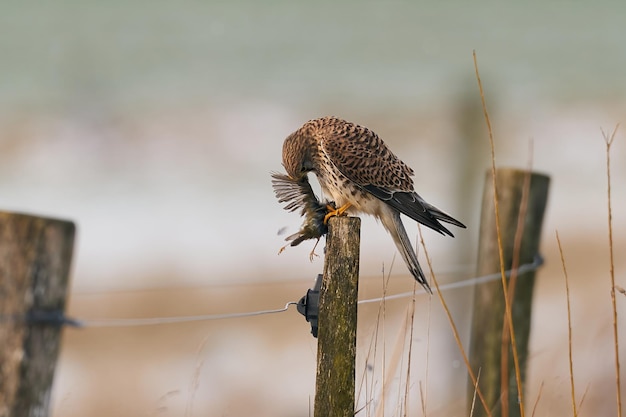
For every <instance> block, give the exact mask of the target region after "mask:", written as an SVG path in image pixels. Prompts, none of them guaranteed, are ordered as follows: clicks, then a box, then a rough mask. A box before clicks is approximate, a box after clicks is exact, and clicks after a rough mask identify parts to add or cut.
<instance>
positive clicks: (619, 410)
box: [602, 123, 622, 417]
mask: <svg viewBox="0 0 626 417" xmlns="http://www.w3.org/2000/svg"><path fill="white" fill-rule="evenodd" d="M618 128H619V123H618V124H617V125H616V126H615V129H613V133H612V134H611V135H610V136H609V135H607V133H606V132H605V131H604V130H602V136H603V137H604V142H605V143H606V181H607V205H608V221H609V255H610V275H611V306H612V308H613V339H614V345H615V375H616V376H615V385H616V390H617V417H622V395H621V381H620V365H619V332H618V330H617V305H616V302H615V264H614V262H613V212H612V208H611V145H612V144H613V140H614V139H615V134H616V133H617V129H618Z"/></svg>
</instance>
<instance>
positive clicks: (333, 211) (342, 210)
mask: <svg viewBox="0 0 626 417" xmlns="http://www.w3.org/2000/svg"><path fill="white" fill-rule="evenodd" d="M350 207H352V204H350V203H346V204H344V205H343V206H341V207H339V208H338V209H336V208H334V207H333V206H331V205H330V204H329V205H327V206H326V210H328V213H326V215H325V216H324V224H326V223H328V219H330V218H331V217H333V216H343V213H345V212H346V210H348V209H349V208H350Z"/></svg>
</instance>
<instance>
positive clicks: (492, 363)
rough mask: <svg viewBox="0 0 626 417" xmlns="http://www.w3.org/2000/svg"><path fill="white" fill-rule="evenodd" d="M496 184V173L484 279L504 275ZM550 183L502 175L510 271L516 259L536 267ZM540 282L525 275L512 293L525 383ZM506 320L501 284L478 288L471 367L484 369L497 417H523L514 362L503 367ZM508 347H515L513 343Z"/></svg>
mask: <svg viewBox="0 0 626 417" xmlns="http://www.w3.org/2000/svg"><path fill="white" fill-rule="evenodd" d="M528 176H529V177H528ZM492 178H493V177H492V173H491V171H490V172H488V174H487V177H486V180H485V190H484V193H483V205H482V214H481V224H480V238H479V240H480V241H479V248H478V267H477V275H478V276H483V275H487V274H493V273H499V272H500V256H499V249H498V239H497V233H496V217H495V208H494V189H493V181H492ZM549 183H550V178H549V177H547V176H545V175H541V174H537V173H531V172H528V171H523V170H517V169H508V168H500V169H498V170H496V187H497V192H498V206H499V214H500V216H499V217H500V232H501V240H502V245H503V255H504V269H505V270H509V269H511V268H512V267H514V266H513V260H514V259H515V258H516V257H517V259H518V261H517V265H516V266H519V265H522V264H528V263H532V262H533V259H534V257H535V256H536V255H537V254H538V252H539V240H540V237H541V225H542V222H543V215H544V211H545V208H546V202H547V198H548V186H549ZM524 196H525V197H524ZM523 197H524V198H523ZM523 200H525V201H523ZM520 215H522V216H523V218H522V219H521V221H522V222H523V223H522V224H521V233H522V236H521V239H520V240H519V241H518V244H517V245H516V232H517V230H518V220H519V219H520ZM516 246H517V247H516ZM516 251H517V252H518V253H516ZM508 282H509V280H508V279H507V283H508ZM534 282H535V271H529V272H525V273H523V274H519V275H518V276H517V280H516V285H515V287H514V288H511V290H510V291H509V297H510V296H511V295H512V293H513V295H514V298H513V300H512V301H511V303H510V305H511V312H512V319H513V328H514V334H515V339H516V347H517V351H518V356H519V363H520V370H521V375H522V381H523V380H524V374H525V370H526V358H527V350H528V338H529V334H530V319H531V308H532V295H533V286H534ZM509 287H510V286H509ZM505 320H506V318H505V300H504V291H503V288H502V282H501V280H496V281H492V282H488V283H483V284H480V285H478V286H477V287H476V290H475V293H474V311H473V317H472V327H471V332H472V333H471V341H470V363H471V366H472V369H473V370H474V372H478V369H479V368H480V369H481V372H480V382H479V387H480V389H481V391H482V393H483V395H484V396H485V399H486V401H487V404H489V405H490V407H491V408H492V410H493V415H494V416H501V415H504V416H507V415H508V416H519V415H520V409H519V403H518V394H517V384H516V380H515V368H514V363H513V359H512V356H509V357H510V359H509V360H508V361H507V360H504V361H503V358H504V359H506V355H507V351H505V352H504V355H503V354H502V346H503V340H504V341H505V342H507V341H509V338H508V327H506V328H505V327H504V323H505ZM503 330H504V335H503ZM508 344H509V346H510V342H508ZM507 349H510V348H507ZM502 375H506V377H507V378H508V382H506V381H505V383H504V384H502V380H501V378H502ZM502 386H505V387H508V392H507V389H504V390H503V389H502ZM468 390H469V392H470V393H471V394H473V392H474V386H473V385H472V384H471V381H470V384H469V387H468ZM503 397H504V401H503ZM471 399H472V395H469V401H470V402H471ZM507 399H508V401H507ZM507 403H508V406H506V407H507V409H506V410H503V409H502V406H503V404H507ZM484 415H486V413H485V411H484V410H483V409H482V408H480V407H476V408H475V410H474V416H484Z"/></svg>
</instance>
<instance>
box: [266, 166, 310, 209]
mask: <svg viewBox="0 0 626 417" xmlns="http://www.w3.org/2000/svg"><path fill="white" fill-rule="evenodd" d="M271 175H272V187H273V188H274V194H276V198H277V199H278V202H279V203H287V205H285V207H284V209H285V210H287V211H296V210H297V209H302V212H303V214H304V210H305V208H306V207H307V205H311V204H319V201H318V199H317V196H316V195H315V192H314V191H313V188H312V187H311V184H310V183H309V181H308V180H307V179H306V177H304V178H303V179H302V180H300V181H298V180H295V179H293V178H291V177H290V176H289V175H285V174H281V173H278V172H272V173H271Z"/></svg>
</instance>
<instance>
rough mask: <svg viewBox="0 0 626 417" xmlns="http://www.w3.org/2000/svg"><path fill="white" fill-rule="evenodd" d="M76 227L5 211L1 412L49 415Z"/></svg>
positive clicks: (0, 240)
mask: <svg viewBox="0 0 626 417" xmlns="http://www.w3.org/2000/svg"><path fill="white" fill-rule="evenodd" d="M74 233H75V226H74V223H72V222H67V221H61V220H54V219H46V218H42V217H35V216H29V215H25V214H17V213H7V212H0V347H1V348H0V416H1V417H9V416H10V417H22V416H29V417H35V416H37V417H45V416H47V415H48V405H49V401H50V392H51V386H52V378H53V375H54V368H55V365H56V360H57V356H58V353H59V341H60V336H61V326H60V325H59V322H58V320H57V319H58V318H59V317H62V313H63V311H64V307H65V298H66V290H67V284H68V277H69V270H70V263H71V259H72V250H73V246H74ZM55 323H56V324H55Z"/></svg>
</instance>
